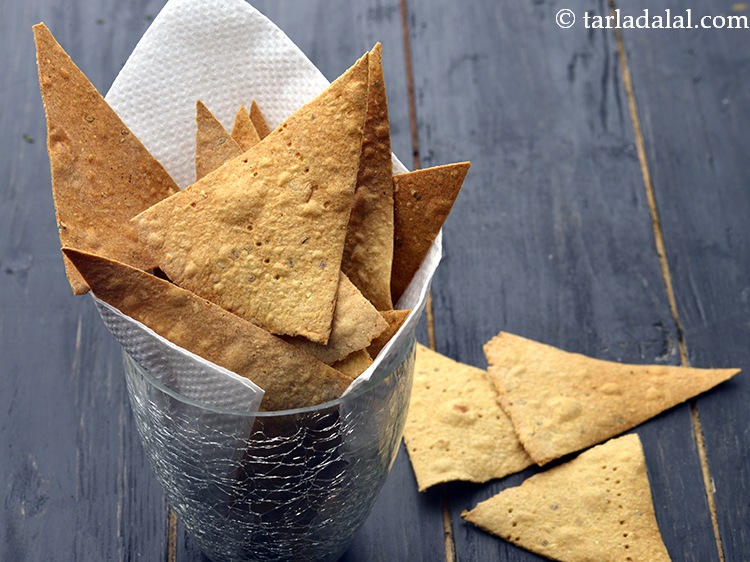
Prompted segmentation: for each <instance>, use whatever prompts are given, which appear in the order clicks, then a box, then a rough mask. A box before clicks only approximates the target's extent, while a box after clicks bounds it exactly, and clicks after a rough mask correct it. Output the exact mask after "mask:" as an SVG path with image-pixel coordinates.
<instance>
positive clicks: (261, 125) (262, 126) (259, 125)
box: [250, 100, 271, 140]
mask: <svg viewBox="0 0 750 562" xmlns="http://www.w3.org/2000/svg"><path fill="white" fill-rule="evenodd" d="M250 121H252V122H253V127H255V131H256V132H257V133H258V136H259V137H260V139H261V140H263V139H264V138H266V137H267V136H268V135H269V134H270V133H271V128H270V127H269V126H268V122H267V121H266V118H265V117H263V113H261V111H260V107H258V104H257V103H256V102H255V100H253V103H251V104H250Z"/></svg>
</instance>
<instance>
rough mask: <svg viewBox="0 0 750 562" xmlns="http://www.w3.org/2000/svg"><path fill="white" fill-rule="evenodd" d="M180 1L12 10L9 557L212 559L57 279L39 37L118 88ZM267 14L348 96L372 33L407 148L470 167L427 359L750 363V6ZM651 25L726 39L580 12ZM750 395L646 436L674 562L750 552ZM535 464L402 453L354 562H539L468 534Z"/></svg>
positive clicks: (732, 393)
mask: <svg viewBox="0 0 750 562" xmlns="http://www.w3.org/2000/svg"><path fill="white" fill-rule="evenodd" d="M163 2H164V0H139V1H138V2H120V1H115V0H102V1H99V0H97V1H94V0H75V1H62V0H28V1H26V2H4V3H3V7H2V10H0V30H1V31H0V47H1V49H0V52H2V62H0V68H1V69H2V72H0V92H2V97H1V99H0V131H2V135H1V136H0V288H1V289H2V290H1V291H0V459H2V460H1V461H0V481H1V482H3V483H4V488H3V492H2V496H3V507H2V509H1V510H0V560H4V561H5V560H8V561H11V560H14V561H16V560H135V559H139V560H169V561H172V560H180V561H190V560H202V559H203V557H202V555H201V554H200V552H199V551H198V549H197V547H196V545H195V544H194V543H193V542H191V540H190V538H189V537H187V536H186V535H185V533H184V531H183V529H182V528H181V526H180V525H179V523H178V522H176V520H175V518H174V517H173V516H172V515H170V511H169V509H168V506H167V505H166V503H165V500H164V496H163V495H162V493H161V491H160V489H159V487H158V485H157V483H156V481H155V479H154V477H153V475H152V473H151V470H150V468H149V466H148V464H147V461H146V459H145V457H144V453H143V451H142V450H141V446H140V444H139V442H138V438H137V436H136V432H135V428H134V425H133V420H132V417H131V414H130V410H129V405H128V403H127V396H126V392H125V383H124V377H123V370H122V367H121V363H120V352H119V349H118V346H117V345H116V343H115V342H114V340H113V339H112V337H111V336H110V335H109V334H108V333H107V332H106V330H105V329H104V327H103V325H102V324H101V322H100V320H99V318H98V316H97V313H96V311H95V310H94V307H93V306H92V303H91V302H90V300H88V299H75V298H73V297H72V295H71V294H70V291H69V287H68V284H67V282H66V280H65V277H64V273H63V265H62V260H61V258H60V254H59V251H58V239H57V232H56V228H55V220H54V213H53V206H52V197H51V191H50V185H49V183H50V182H49V168H48V160H47V155H46V149H45V134H46V129H45V123H44V115H43V110H42V106H41V100H40V97H39V93H38V83H37V76H36V68H35V64H34V49H33V41H32V34H31V25H32V24H34V23H36V22H38V21H42V20H43V21H45V22H46V23H47V24H48V26H49V27H50V28H51V29H52V30H53V32H54V33H55V35H56V36H57V38H58V39H59V40H60V42H61V43H62V44H63V46H64V47H65V48H66V49H67V50H68V52H69V53H70V54H71V56H72V57H73V59H74V60H75V61H76V62H77V63H78V64H79V66H81V67H82V69H83V70H84V71H85V72H86V73H87V74H88V76H90V77H91V79H92V81H93V82H94V83H95V85H96V86H97V87H98V88H99V89H100V90H101V91H106V90H107V89H108V87H109V85H110V84H111V82H112V80H113V79H114V77H115V75H116V74H117V72H118V70H119V69H120V67H121V65H122V64H123V63H124V61H125V60H126V58H127V56H128V54H129V53H130V51H131V50H132V49H133V47H134V45H135V44H136V42H137V40H138V38H139V37H140V36H141V35H142V34H143V32H144V31H145V30H146V28H147V27H148V25H149V23H150V21H151V20H152V19H153V17H154V16H155V15H156V14H157V13H158V11H159V9H160V8H161V6H162V5H163ZM621 4H622V5H621ZM256 6H257V7H258V8H259V9H260V10H261V11H263V12H264V13H266V14H267V15H268V16H269V17H270V18H271V19H272V20H274V21H275V22H276V23H277V24H278V25H279V26H280V27H281V28H282V29H283V30H284V31H286V32H287V33H288V34H289V35H290V36H291V38H292V39H293V40H294V41H295V42H297V44H298V45H299V46H300V47H301V48H302V50H303V51H305V52H306V53H307V54H308V56H309V57H310V58H311V59H312V60H313V62H314V63H315V64H317V65H318V66H319V68H320V69H321V70H322V71H323V72H324V74H326V76H328V77H329V78H333V77H335V76H337V75H338V74H339V73H340V72H341V71H343V70H344V69H345V68H346V67H347V66H348V65H349V64H350V63H351V62H352V61H354V60H355V59H356V58H357V57H358V56H359V55H360V54H361V53H363V52H364V51H365V50H367V49H369V48H370V47H371V46H372V45H373V44H374V42H375V41H381V42H382V43H383V47H384V64H385V72H386V80H387V86H388V93H389V102H390V114H391V119H392V135H393V147H394V151H395V152H396V154H398V155H399V156H400V157H401V159H402V160H403V161H404V162H406V163H407V164H411V165H412V166H413V167H418V166H421V167H427V166H432V165H437V164H443V163H448V162H453V161H459V160H471V161H472V163H473V166H472V168H471V171H470V172H469V176H468V178H467V181H466V184H465V187H464V190H463V192H462V194H461V196H460V197H459V200H458V202H457V204H456V206H455V207H454V211H453V213H452V215H451V217H450V218H449V220H448V222H447V224H446V225H445V229H444V234H445V238H444V243H445V250H444V253H445V257H444V260H443V263H442V265H441V267H440V269H439V271H438V274H437V276H436V278H435V281H434V284H433V291H432V300H431V304H430V307H431V308H430V311H429V312H430V313H429V314H428V315H427V319H426V321H425V322H424V324H423V325H422V327H421V328H420V339H421V340H422V341H423V342H424V343H429V344H430V345H433V346H434V347H435V348H436V349H437V350H438V351H440V352H442V353H444V354H446V355H449V356H451V357H453V358H455V359H458V360H460V361H463V362H466V363H470V364H474V365H477V366H484V365H485V364H486V363H485V359H484V357H483V354H482V344H483V343H484V342H485V341H487V340H488V339H489V338H490V337H492V336H493V335H494V334H496V333H497V332H498V331H500V330H508V331H511V332H515V333H518V334H521V335H524V336H528V337H531V338H535V339H538V340H540V341H543V342H546V343H550V344H553V345H556V346H559V347H562V348H564V349H568V350H571V351H578V352H582V353H586V354H589V355H592V356H595V357H600V358H604V359H612V360H620V361H628V362H636V363H653V362H655V363H665V364H684V365H688V364H689V365H693V366H700V367H730V366H732V367H741V368H744V369H746V370H750V351H748V339H749V336H750V258H749V257H748V256H750V252H749V251H748V248H750V228H749V227H748V220H749V218H750V50H749V49H748V45H749V43H748V40H749V39H750V31H748V30H747V29H727V28H726V25H727V22H729V21H733V20H730V19H729V17H728V16H743V17H745V18H747V17H750V10H748V5H747V4H745V3H736V4H732V2H731V1H728V2H723V3H722V2H720V3H716V2H708V1H707V0H701V1H700V2H688V1H687V0H665V2H662V3H661V4H660V6H659V7H658V10H657V8H655V7H654V6H653V3H649V2H646V1H645V0H632V1H631V2H628V3H624V2H623V3H619V2H618V3H617V4H616V5H615V4H614V0H612V5H611V6H608V5H607V3H605V2H594V1H586V0H568V1H567V2H547V1H545V0H539V1H534V2H516V3H513V2H503V3H500V2H495V1H492V0H462V1H460V2H457V1H455V0H402V1H401V2H399V1H398V0H367V1H361V2H351V1H349V0H294V1H292V0H276V1H273V0H263V1H258V2H257V3H256ZM647 7H648V8H650V9H651V14H654V13H657V12H658V13H661V14H662V15H663V14H664V12H663V10H664V9H666V8H670V9H671V10H672V15H675V14H678V13H681V14H684V13H685V12H684V10H685V9H686V8H692V10H693V14H692V15H693V20H696V19H697V18H699V17H701V16H704V15H709V16H718V17H717V18H715V19H714V20H709V22H708V23H712V22H713V23H715V24H716V26H719V25H720V24H721V23H722V22H723V23H724V25H725V28H724V29H688V30H678V29H671V30H666V29H619V30H616V29H591V28H589V29H587V28H585V26H584V23H585V22H584V13H586V12H588V14H589V21H590V22H591V21H592V20H593V18H592V17H591V16H606V15H608V14H609V10H610V9H614V8H620V9H621V11H622V14H623V15H625V14H630V15H632V16H638V15H641V14H642V13H643V9H645V8H647ZM561 9H570V10H572V11H573V13H574V14H575V15H576V16H577V21H576V23H575V25H574V26H573V27H571V28H569V29H564V28H561V27H560V26H558V24H557V23H556V14H557V13H558V11H559V10H561ZM566 21H569V20H566ZM748 377H750V373H743V374H741V375H739V376H738V377H736V378H735V379H734V380H732V381H730V382H729V383H727V384H724V385H722V386H721V387H719V388H718V389H716V390H714V391H712V392H709V393H707V394H706V395H704V396H701V397H700V398H698V399H696V400H694V401H692V402H691V403H690V404H685V405H682V406H679V407H676V408H674V409H672V410H670V411H668V412H667V413H665V414H663V415H660V416H658V417H657V418H656V419H653V420H651V421H649V422H647V423H645V424H643V425H642V426H640V427H639V428H638V429H637V431H638V433H639V435H640V436H641V438H642V440H643V442H644V446H645V451H646V458H647V463H648V469H649V476H650V478H651V482H652V486H653V495H654V501H655V506H656V514H657V518H658V521H659V524H660V527H661V531H662V534H663V536H664V540H665V542H666V545H667V547H668V549H669V552H670V554H671V555H672V557H673V559H674V560H680V561H683V560H694V561H700V562H707V561H722V560H726V561H737V562H740V561H743V560H748V559H749V558H750V453H749V449H750V416H748V415H747V411H748V402H749V401H750V378H748ZM534 472H536V470H534V469H530V470H527V471H525V472H523V473H521V474H518V475H515V476H511V477H508V478H506V479H503V480H500V481H495V482H491V483H488V484H485V485H475V484H452V485H444V486H439V487H437V489H434V490H431V491H429V492H428V493H422V494H420V493H418V492H417V488H416V483H415V480H414V475H413V473H412V471H411V468H410V465H409V462H408V458H407V456H406V454H405V452H404V451H402V452H401V453H400V454H399V457H398V459H397V461H396V464H395V466H394V468H393V471H392V473H391V475H390V477H389V480H388V482H387V485H386V487H385V489H384V491H383V493H382V495H381V497H380V498H379V500H378V503H377V505H376V507H375V509H374V511H373V513H372V515H371V516H370V518H369V519H368V521H367V523H366V524H365V526H364V527H363V528H362V530H361V532H360V533H359V534H358V536H357V538H356V540H355V541H354V543H353V544H352V546H351V548H350V549H349V551H348V552H347V554H346V555H345V557H344V560H346V561H370V560H383V561H396V560H398V561H400V560H404V561H419V560H425V561H435V560H444V559H445V560H448V561H451V560H461V561H486V560H513V561H525V560H537V559H538V557H536V556H534V555H532V554H529V553H526V552H524V551H522V550H520V549H518V548H516V547H514V546H511V545H509V544H507V543H505V542H503V541H501V540H499V539H496V538H494V537H492V536H489V535H486V534H484V533H482V532H480V531H478V530H477V529H475V528H473V527H471V526H469V525H467V524H465V523H463V522H462V521H461V519H460V518H459V513H460V512H461V511H462V510H464V509H466V508H468V507H471V506H473V505H474V504H475V503H476V502H478V501H480V500H482V499H485V498H487V497H489V496H490V495H492V494H494V493H496V492H497V491H499V490H501V489H503V488H506V487H508V486H513V485H517V484H519V483H520V482H522V481H523V480H524V479H525V478H527V477H528V476H529V475H531V474H533V473H534Z"/></svg>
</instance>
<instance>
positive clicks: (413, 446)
mask: <svg viewBox="0 0 750 562" xmlns="http://www.w3.org/2000/svg"><path fill="white" fill-rule="evenodd" d="M496 398H497V394H496V392H495V389H494V388H493V386H492V383H491V382H490V380H489V379H488V378H487V373H486V372H485V371H483V370H482V369H478V368H476V367H472V366H470V365H466V364H463V363H459V362H458V361H454V360H452V359H450V358H449V357H446V356H444V355H441V354H440V353H437V352H435V351H432V350H430V349H429V348H427V347H425V346H423V345H417V359H416V363H415V366H414V383H413V387H412V392H411V403H410V406H409V413H408V415H407V418H406V426H405V428H404V441H405V443H406V449H407V451H408V452H409V459H410V460H411V464H412V467H413V468H414V473H415V475H416V478H417V484H418V486H419V490H420V491H424V490H426V489H427V488H429V487H431V486H434V485H435V484H441V483H443V482H449V481H452V480H464V481H469V482H486V481H488V480H491V479H493V478H501V477H503V476H506V475H508V474H513V473H515V472H518V471H520V470H523V469H524V468H526V467H527V466H530V465H531V464H533V461H532V460H531V459H530V458H529V456H528V455H527V454H526V452H525V451H524V450H523V447H522V446H521V443H520V442H519V441H518V438H517V437H516V434H515V433H514V431H513V424H511V422H510V420H509V419H508V416H506V415H505V413H504V412H503V411H502V410H501V409H500V406H498V404H497V402H496Z"/></svg>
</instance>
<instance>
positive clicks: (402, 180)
mask: <svg viewBox="0 0 750 562" xmlns="http://www.w3.org/2000/svg"><path fill="white" fill-rule="evenodd" d="M470 165H471V164H469V163H468V162H461V163H458V164H449V165H447V166H436V167H434V168H425V169H423V170H417V171H416V172H407V173H405V174H398V175H396V176H393V183H394V185H395V188H394V193H393V196H394V201H393V203H394V245H393V271H392V274H391V294H392V296H393V302H394V303H397V302H398V299H400V298H401V295H402V294H404V291H405V290H406V287H407V286H408V285H409V283H410V282H411V280H412V278H413V277H414V274H415V273H416V272H417V270H418V269H419V266H420V265H422V260H424V257H425V256H426V255H427V251H428V250H429V249H430V245H431V244H432V242H433V241H434V240H435V238H436V237H437V235H438V232H440V228H441V227H442V226H443V223H444V222H445V219H446V218H447V217H448V213H450V210H451V208H452V207H453V203H454V201H455V200H456V197H458V192H459V190H460V189H461V185H463V181H464V178H465V177H466V172H468V171H469V166H470Z"/></svg>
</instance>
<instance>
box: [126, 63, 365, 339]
mask: <svg viewBox="0 0 750 562" xmlns="http://www.w3.org/2000/svg"><path fill="white" fill-rule="evenodd" d="M367 74H368V67H367V55H365V56H364V57H362V59H360V61H359V62H358V63H357V64H355V65H354V66H353V67H352V68H351V69H349V70H348V71H347V72H346V73H345V74H344V75H343V76H342V77H340V78H339V79H338V80H336V81H335V82H334V83H333V84H331V86H330V87H329V88H328V89H326V90H325V91H324V92H323V93H322V94H321V95H320V96H318V97H317V98H316V99H314V100H313V101H311V102H310V103H308V104H307V105H305V106H303V107H302V108H301V109H299V110H298V111H297V112H295V113H294V114H293V115H292V116H291V117H289V118H288V119H287V120H286V122H285V123H284V124H282V125H281V126H280V127H279V128H277V129H276V130H274V131H273V132H272V133H271V134H270V135H268V136H267V137H266V138H265V139H263V142H260V143H258V144H257V145H255V146H254V147H253V148H251V149H250V150H249V151H247V152H245V153H244V154H242V155H241V156H239V157H237V158H235V159H234V160H231V161H229V162H227V163H226V164H224V165H223V166H222V167H221V168H219V169H217V170H215V171H214V172H213V173H211V174H209V175H208V176H206V177H204V178H203V179H201V180H199V181H197V182H196V183H194V184H193V185H191V186H189V187H188V188H186V189H185V190H183V191H181V192H180V193H178V194H176V195H174V196H172V197H170V198H168V199H166V200H164V201H162V202H161V203H159V204H157V205H155V206H153V207H152V208H150V209H148V210H147V211H145V212H143V213H141V214H140V215H138V216H137V217H136V218H135V219H134V222H135V223H136V225H137V227H138V228H139V230H140V231H141V233H142V234H143V241H144V243H145V244H147V245H148V246H149V247H150V248H151V249H152V250H153V251H154V253H155V254H156V255H157V256H158V257H159V266H160V267H161V268H162V269H163V270H164V272H165V273H166V274H167V275H168V276H169V278H170V279H172V280H173V281H174V282H175V283H177V284H178V285H180V286H181V287H184V288H186V289H189V290H190V291H193V292H194V293H197V294H199V295H201V296H202V297H204V298H206V299H208V300H210V301H212V302H215V303H217V304H219V305H220V306H222V307H223V308H225V309H227V310H229V311H230V312H233V313H235V314H237V315H238V316H241V317H243V318H245V319H246V320H249V321H251V322H253V323H254V324H257V325H259V326H261V327H263V328H265V329H267V330H268V331H270V332H272V333H275V334H285V335H291V336H296V335H300V336H304V337H306V338H308V339H310V340H312V341H315V342H316V343H323V344H325V343H327V341H328V337H329V334H330V331H331V324H332V319H333V310H334V305H335V299H336V294H337V290H338V286H339V273H340V271H341V256H342V254H343V247H344V238H345V236H346V225H347V223H348V222H349V214H350V212H351V205H352V199H353V195H354V185H355V182H356V177H357V169H358V167H359V153H360V149H361V142H362V129H363V123H364V115H365V110H366V106H367Z"/></svg>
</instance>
